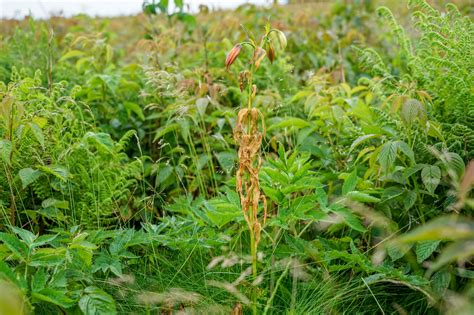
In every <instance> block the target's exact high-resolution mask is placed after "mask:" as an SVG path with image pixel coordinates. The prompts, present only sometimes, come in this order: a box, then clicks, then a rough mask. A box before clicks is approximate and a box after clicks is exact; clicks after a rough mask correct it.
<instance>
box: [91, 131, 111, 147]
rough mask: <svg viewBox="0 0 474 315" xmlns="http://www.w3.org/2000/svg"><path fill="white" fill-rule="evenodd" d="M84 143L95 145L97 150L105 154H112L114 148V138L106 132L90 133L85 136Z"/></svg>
mask: <svg viewBox="0 0 474 315" xmlns="http://www.w3.org/2000/svg"><path fill="white" fill-rule="evenodd" d="M84 141H87V142H88V143H92V144H94V145H95V147H96V148H98V149H100V150H102V151H105V152H112V151H113V148H114V141H113V140H112V137H111V136H110V135H109V134H108V133H105V132H91V131H89V132H87V133H86V134H85V135H84Z"/></svg>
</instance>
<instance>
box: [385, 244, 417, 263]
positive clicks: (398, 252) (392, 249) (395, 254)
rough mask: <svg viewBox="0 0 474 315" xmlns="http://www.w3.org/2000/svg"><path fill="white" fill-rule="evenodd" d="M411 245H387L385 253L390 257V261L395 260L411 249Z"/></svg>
mask: <svg viewBox="0 0 474 315" xmlns="http://www.w3.org/2000/svg"><path fill="white" fill-rule="evenodd" d="M411 247H412V246H403V247H399V246H391V245H388V246H387V253H388V255H389V256H390V258H391V259H392V261H396V260H398V259H400V258H402V257H403V256H405V254H406V253H407V252H408V251H409V250H410V249H411Z"/></svg>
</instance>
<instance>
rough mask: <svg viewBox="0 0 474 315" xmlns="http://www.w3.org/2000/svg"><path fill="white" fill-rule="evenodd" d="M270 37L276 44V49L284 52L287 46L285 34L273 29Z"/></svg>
mask: <svg viewBox="0 0 474 315" xmlns="http://www.w3.org/2000/svg"><path fill="white" fill-rule="evenodd" d="M271 35H272V38H273V39H274V40H275V42H276V43H278V46H279V47H278V48H280V49H281V50H285V48H286V45H287V44H288V42H287V40H286V36H285V34H284V33H283V32H282V31H280V30H277V29H273V30H272V33H271Z"/></svg>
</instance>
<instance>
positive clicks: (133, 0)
mask: <svg viewBox="0 0 474 315" xmlns="http://www.w3.org/2000/svg"><path fill="white" fill-rule="evenodd" d="M170 2H172V1H170ZM247 2H250V3H255V4H268V3H269V2H271V0H188V1H185V3H186V4H189V6H190V9H191V10H192V11H197V10H198V7H199V5H200V4H206V5H208V6H209V7H210V8H213V7H214V8H234V7H237V6H239V5H241V4H243V3H247ZM142 3H143V0H0V18H23V17H24V16H25V15H28V14H29V13H30V12H31V14H32V15H33V16H34V17H35V18H46V17H48V16H49V15H50V13H51V12H53V13H56V14H57V13H60V12H62V15H65V16H71V15H74V14H78V13H86V14H88V15H92V16H96V15H98V16H117V15H130V14H136V13H138V12H140V11H141V6H142Z"/></svg>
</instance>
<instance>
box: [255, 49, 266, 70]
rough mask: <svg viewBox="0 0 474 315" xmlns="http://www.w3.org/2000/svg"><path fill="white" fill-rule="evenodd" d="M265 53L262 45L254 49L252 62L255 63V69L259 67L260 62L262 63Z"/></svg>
mask: <svg viewBox="0 0 474 315" xmlns="http://www.w3.org/2000/svg"><path fill="white" fill-rule="evenodd" d="M266 55H267V52H266V51H265V50H264V49H263V48H262V47H258V48H257V49H255V52H254V53H253V63H254V65H255V69H258V68H259V67H260V64H261V63H262V61H263V59H265V56H266Z"/></svg>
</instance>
